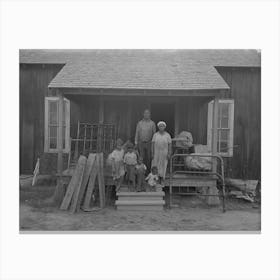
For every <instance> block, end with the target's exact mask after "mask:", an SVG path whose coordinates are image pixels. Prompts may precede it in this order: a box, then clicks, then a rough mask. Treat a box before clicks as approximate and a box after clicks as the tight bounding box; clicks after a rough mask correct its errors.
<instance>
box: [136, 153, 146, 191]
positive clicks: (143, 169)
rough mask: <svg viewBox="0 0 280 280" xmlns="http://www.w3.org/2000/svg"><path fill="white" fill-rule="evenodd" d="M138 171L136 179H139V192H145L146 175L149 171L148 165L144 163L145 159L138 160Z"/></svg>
mask: <svg viewBox="0 0 280 280" xmlns="http://www.w3.org/2000/svg"><path fill="white" fill-rule="evenodd" d="M135 169H136V178H137V192H140V191H142V190H143V188H144V186H145V173H146V170H147V167H146V165H145V164H144V163H143V158H142V157H139V158H138V163H137V164H136V166H135Z"/></svg>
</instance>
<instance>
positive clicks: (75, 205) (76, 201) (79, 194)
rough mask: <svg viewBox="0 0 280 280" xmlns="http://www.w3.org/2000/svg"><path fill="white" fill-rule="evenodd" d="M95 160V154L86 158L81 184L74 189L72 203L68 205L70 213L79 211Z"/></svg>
mask: <svg viewBox="0 0 280 280" xmlns="http://www.w3.org/2000/svg"><path fill="white" fill-rule="evenodd" d="M95 158H96V154H89V156H88V159H87V162H86V166H85V170H84V175H83V180H82V184H81V185H78V186H77V187H76V189H75V192H74V195H73V198H72V202H71V205H70V211H71V212H72V213H74V212H76V211H79V209H80V206H81V202H82V199H83V196H84V193H85V190H86V186H87V183H88V181H89V177H90V174H91V171H92V168H93V165H94V162H95Z"/></svg>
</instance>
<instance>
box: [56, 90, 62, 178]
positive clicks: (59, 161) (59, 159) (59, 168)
mask: <svg viewBox="0 0 280 280" xmlns="http://www.w3.org/2000/svg"><path fill="white" fill-rule="evenodd" d="M57 95H58V98H59V99H58V135H57V146H58V147H57V148H58V155H57V173H58V175H59V176H61V175H62V172H63V94H62V93H61V92H60V91H58V92H57Z"/></svg>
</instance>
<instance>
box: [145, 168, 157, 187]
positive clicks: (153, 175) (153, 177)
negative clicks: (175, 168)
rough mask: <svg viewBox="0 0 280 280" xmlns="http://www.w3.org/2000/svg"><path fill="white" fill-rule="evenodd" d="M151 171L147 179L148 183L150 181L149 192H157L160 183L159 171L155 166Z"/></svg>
mask: <svg viewBox="0 0 280 280" xmlns="http://www.w3.org/2000/svg"><path fill="white" fill-rule="evenodd" d="M151 171H152V172H151V173H150V174H149V175H148V176H147V177H146V181H148V186H149V191H155V190H156V185H157V184H158V182H159V176H158V169H157V167H156V166H153V167H152V169H151Z"/></svg>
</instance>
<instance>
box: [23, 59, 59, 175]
mask: <svg viewBox="0 0 280 280" xmlns="http://www.w3.org/2000/svg"><path fill="white" fill-rule="evenodd" d="M61 68H62V65H53V64H52V65H50V64H46V65H42V64H29V65H26V64H24V65H22V64H21V65H20V77H19V81H20V172H21V173H31V172H32V171H33V169H34V166H35V164H36V160H37V157H39V156H41V155H42V153H43V151H44V111H45V107H44V104H45V103H44V98H45V96H47V95H48V84H49V83H50V81H51V80H52V79H53V78H54V77H55V75H56V74H57V73H58V72H59V70H60V69H61Z"/></svg>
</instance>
